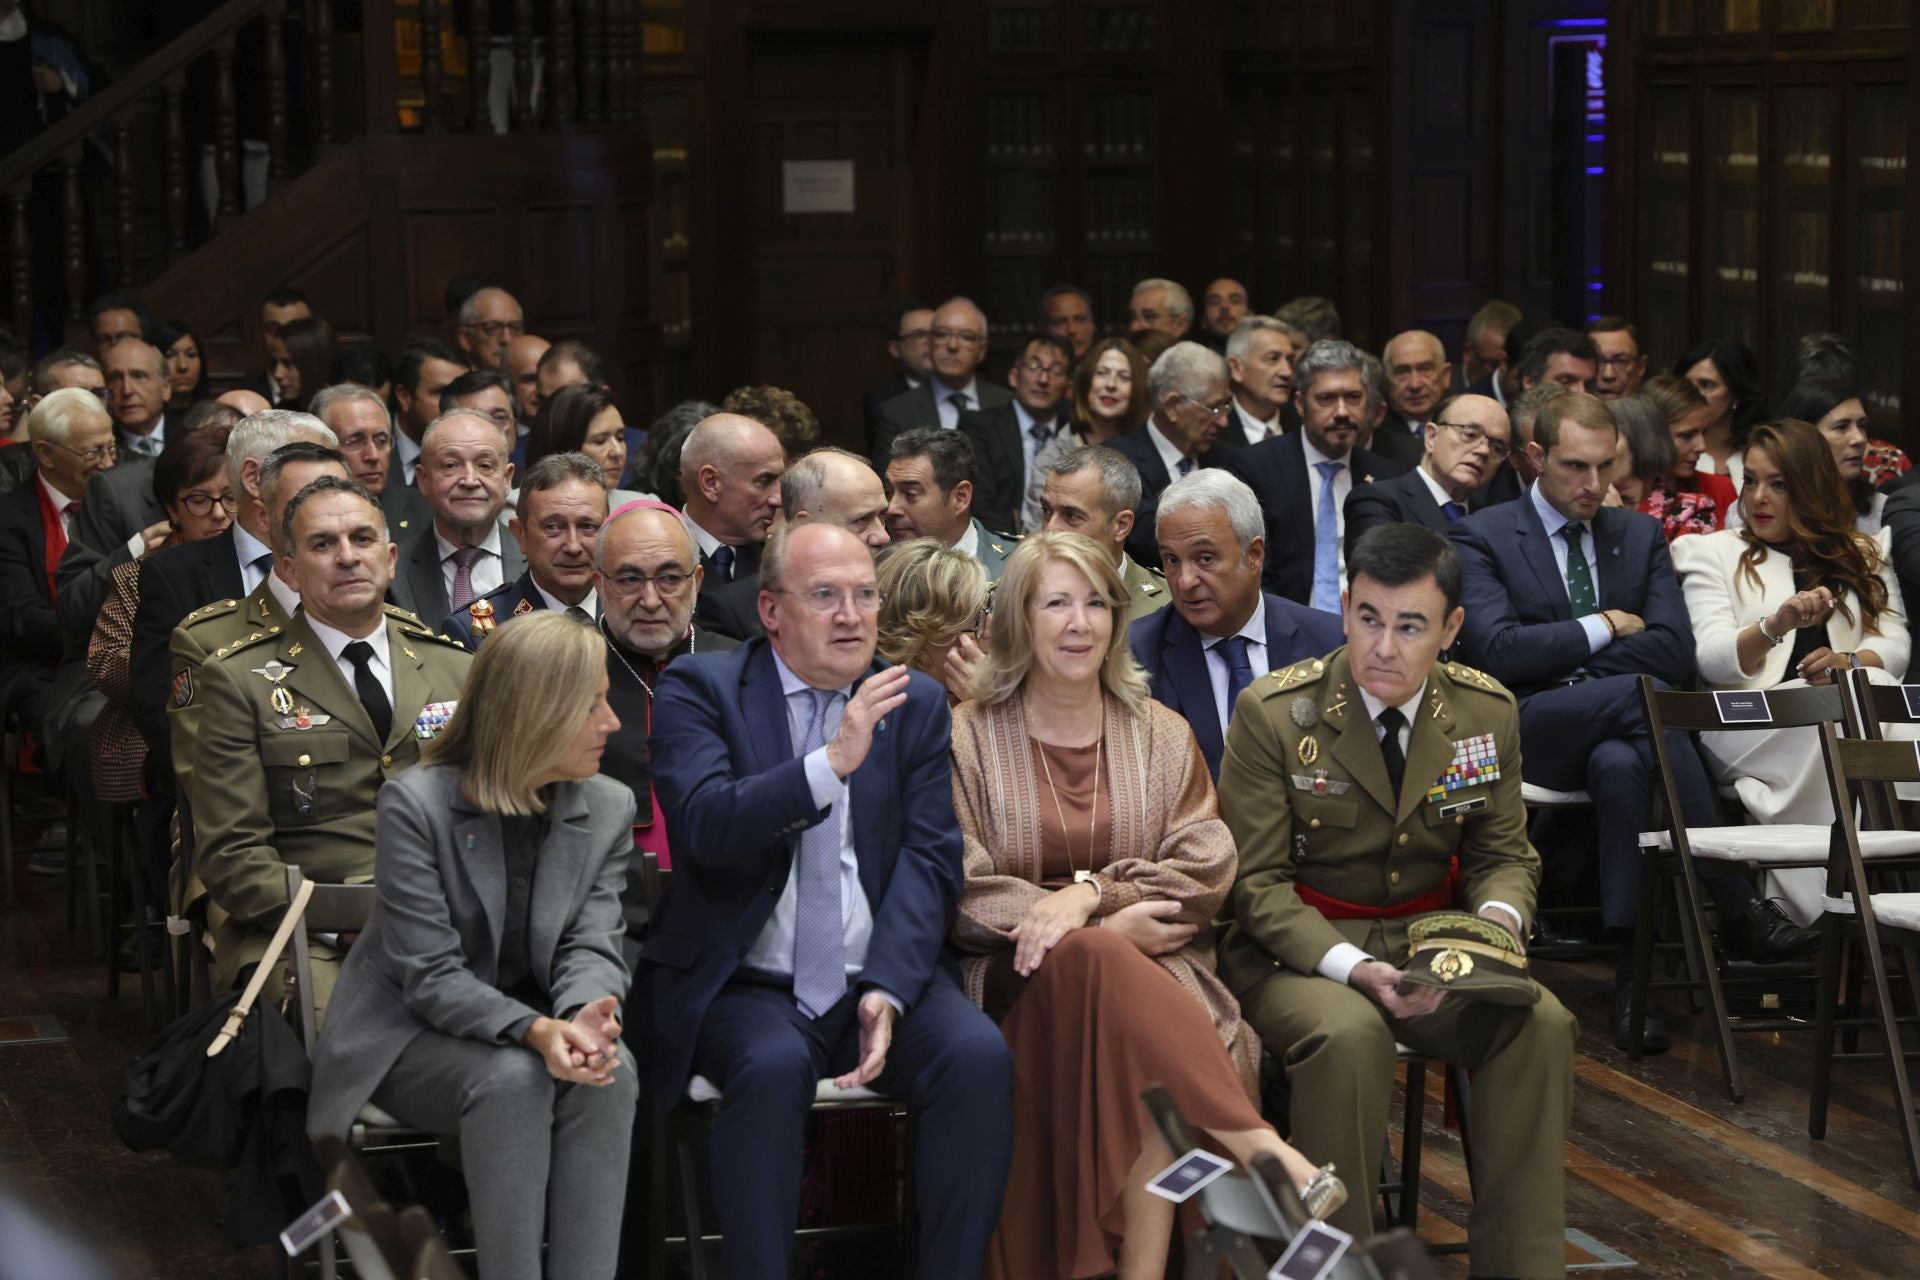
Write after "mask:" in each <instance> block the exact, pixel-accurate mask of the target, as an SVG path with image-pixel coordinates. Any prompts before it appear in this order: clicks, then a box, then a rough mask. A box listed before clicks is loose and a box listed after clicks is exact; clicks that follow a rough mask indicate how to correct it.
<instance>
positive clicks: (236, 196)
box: [213, 36, 240, 218]
mask: <svg viewBox="0 0 1920 1280" xmlns="http://www.w3.org/2000/svg"><path fill="white" fill-rule="evenodd" d="M213 63H214V73H213V120H214V124H213V153H214V168H215V172H216V174H217V175H218V177H219V180H220V216H221V217H223V218H229V217H234V216H236V215H237V214H239V212H240V123H239V120H238V118H237V117H236V115H235V114H234V101H233V37H232V36H228V37H227V38H226V39H224V40H222V41H221V42H220V43H219V44H218V45H216V46H215V47H214V51H213Z"/></svg>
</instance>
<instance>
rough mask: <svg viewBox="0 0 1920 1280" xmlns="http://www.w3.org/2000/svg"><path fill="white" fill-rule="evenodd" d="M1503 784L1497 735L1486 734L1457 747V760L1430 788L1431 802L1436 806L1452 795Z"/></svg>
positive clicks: (1456, 744) (1428, 796)
mask: <svg viewBox="0 0 1920 1280" xmlns="http://www.w3.org/2000/svg"><path fill="white" fill-rule="evenodd" d="M1499 780H1500V751H1499V748H1498V747H1496V746H1495V745H1494V741H1493V735H1492V734H1490V733H1483V734H1479V735H1478V736H1476V737H1472V738H1461V739H1460V740H1459V741H1457V742H1455V743H1454V744H1453V759H1452V761H1451V762H1449V763H1448V765H1447V768H1446V772H1444V773H1442V774H1441V775H1440V776H1439V777H1438V778H1437V779H1435V780H1434V784H1433V785H1432V786H1431V787H1428V788H1427V800H1428V801H1429V802H1432V801H1435V800H1439V799H1441V798H1442V797H1444V796H1445V795H1446V794H1447V792H1449V791H1458V790H1460V789H1461V788H1462V787H1477V786H1479V785H1480V784H1482V783H1485V782H1498V781H1499Z"/></svg>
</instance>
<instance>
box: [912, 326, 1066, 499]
mask: <svg viewBox="0 0 1920 1280" xmlns="http://www.w3.org/2000/svg"><path fill="white" fill-rule="evenodd" d="M1072 368H1073V356H1072V354H1071V348H1069V347H1068V346H1067V344H1066V343H1065V342H1064V341H1062V340H1061V339H1059V338H1056V337H1054V336H1053V335H1052V334H1040V335H1037V336H1035V337H1032V338H1029V339H1028V340H1027V345H1026V346H1025V347H1023V348H1022V349H1021V351H1020V353H1019V354H1018V355H1016V356H1015V357H1014V360H1013V372H1012V373H1011V374H1010V375H1009V376H1008V379H1007V381H1008V383H1009V384H1010V385H1011V386H1012V387H1013V400H1012V401H1011V402H1010V403H1008V404H1003V405H1001V406H1000V407H999V408H997V409H970V410H968V411H967V412H966V413H963V414H961V415H960V428H959V429H960V432H961V433H962V434H963V435H965V436H966V437H967V439H968V440H970V441H972V443H973V455H974V462H975V468H974V482H975V483H974V490H973V507H974V510H975V511H976V512H977V513H978V514H979V516H980V519H981V520H982V521H984V522H985V523H986V526H987V527H988V528H989V529H999V530H1002V531H1004V532H1007V533H1021V532H1030V531H1032V530H1033V529H1037V528H1039V506H1040V504H1039V501H1038V497H1037V495H1038V493H1039V486H1038V485H1036V484H1035V483H1034V480H1035V477H1036V476H1037V475H1038V469H1039V466H1040V463H1039V461H1038V460H1039V459H1040V458H1041V457H1042V455H1043V454H1045V453H1047V452H1049V450H1050V447H1051V446H1053V445H1054V442H1055V441H1056V440H1057V439H1058V438H1060V437H1061V436H1063V435H1065V434H1066V427H1067V424H1066V422H1065V417H1064V414H1063V413H1062V409H1063V408H1064V404H1065V402H1064V401H1063V399H1062V397H1063V396H1065V395H1066V393H1067V377H1068V371H1069V370H1070V369H1072ZM896 456H897V455H896ZM1029 494H1033V495H1036V496H1035V499H1034V501H1033V502H1032V503H1031V504H1029V503H1028V501H1027V499H1028V495H1029ZM1029 505H1031V508H1032V509H1031V510H1029V509H1028V507H1029ZM1029 519H1031V521H1032V523H1031V524H1028V523H1025V522H1026V521H1028V520H1029Z"/></svg>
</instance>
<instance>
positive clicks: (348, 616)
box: [174, 428, 624, 1131]
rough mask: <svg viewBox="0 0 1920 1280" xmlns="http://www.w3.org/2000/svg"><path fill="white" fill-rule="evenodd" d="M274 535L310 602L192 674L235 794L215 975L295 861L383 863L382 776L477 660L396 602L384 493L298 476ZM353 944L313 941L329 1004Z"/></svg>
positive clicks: (219, 768) (200, 816)
mask: <svg viewBox="0 0 1920 1280" xmlns="http://www.w3.org/2000/svg"><path fill="white" fill-rule="evenodd" d="M489 429H490V428H489ZM275 535H276V540H277V541H278V543H279V545H280V564H279V572H280V573H281V574H283V575H285V576H286V577H288V578H290V579H291V580H292V581H293V583H294V585H295V587H296V588H297V589H298V591H299V594H300V611H299V612H298V613H296V614H295V615H294V616H293V618H292V620H291V621H290V622H288V623H287V625H285V626H283V627H281V628H280V629H279V631H278V632H277V633H276V632H274V631H272V630H271V629H270V628H266V627H262V628H260V629H259V630H258V631H256V632H254V633H252V635H253V636H254V637H255V638H252V639H247V640H243V641H241V642H240V643H239V644H237V645H234V646H233V647H231V648H228V649H227V650H226V651H225V653H224V654H222V653H218V652H216V653H215V654H214V656H213V657H212V658H211V659H209V660H208V661H207V662H205V663H204V664H202V665H201V667H200V668H199V670H198V671H197V672H196V673H195V679H194V683H193V686H192V689H191V698H190V703H191V704H192V705H196V706H198V707H199V709H200V711H201V713H202V714H201V715H200V716H199V728H198V731H197V733H196V736H195V740H194V745H193V757H194V774H195V778H194V786H195V788H196V792H197V793H204V794H207V795H215V796H218V797H220V800H221V803H219V804H201V805H198V806H196V810H195V813H194V826H195V831H196V835H197V840H198V848H197V850H196V853H195V857H194V871H195V872H196V873H197V874H198V875H199V877H200V878H201V880H202V881H204V882H205V884H206V887H207V890H208V892H209V894H210V895H211V899H212V901H211V902H210V904H209V906H208V911H207V923H208V926H209V928H210V930H211V932H212V936H213V948H214V957H213V958H214V974H215V989H216V990H225V989H228V988H230V987H232V986H234V985H235V984H236V983H239V982H243V981H244V980H245V979H246V977H247V974H248V970H249V969H250V968H251V967H252V966H253V965H254V964H255V963H257V962H258V960H259V958H260V954H261V952H262V951H264V950H265V949H266V944H267V939H268V938H269V937H270V936H271V935H272V933H273V930H274V928H275V927H276V926H277V925H278V924H279V921H280V914H281V912H282V911H284V910H285V909H286V906H287V881H286V867H287V864H289V863H293V864H297V865H298V866H299V867H300V869H301V871H302V872H303V873H304V874H305V875H306V876H307V877H308V878H309V879H312V880H315V881H318V882H320V883H323V884H343V883H346V882H348V881H353V880H360V879H364V878H366V877H367V876H369V875H372V874H373V871H374V856H373V854H374V804H375V801H376V799H377V797H378V795H379V792H380V788H381V785H382V784H383V783H385V782H386V781H387V780H388V779H389V778H391V777H393V776H394V775H395V774H398V773H400V772H402V771H404V770H406V769H407V768H408V767H410V766H411V765H412V764H413V763H414V762H415V761H416V760H417V759H418V758H419V754H420V744H421V742H423V741H432V739H433V738H434V736H436V735H437V734H438V733H439V732H440V730H441V725H442V712H443V711H444V710H445V709H446V706H447V704H454V703H457V702H458V701H459V700H460V698H461V696H462V695H461V686H462V685H463V684H464V683H465V681H466V676H467V666H468V664H469V663H471V662H472V661H473V658H472V655H470V654H468V653H467V651H466V650H464V649H462V648H461V647H460V646H459V645H457V644H454V643H452V642H451V641H446V640H441V639H440V638H439V637H438V636H436V635H435V634H434V633H433V632H432V631H430V630H428V629H427V628H426V627H423V626H421V625H420V624H419V623H418V622H416V621H415V620H414V619H412V618H409V617H407V616H406V615H405V614H402V613H399V612H398V611H396V610H392V609H390V608H389V607H388V606H387V605H386V604H385V602H384V600H385V592H386V587H387V578H388V575H389V574H391V573H392V571H393V548H392V544H390V543H389V542H388V541H387V538H386V530H385V528H384V527H383V526H382V525H381V523H380V508H379V507H378V505H376V504H375V502H374V500H373V495H372V494H370V493H368V492H367V491H366V490H365V489H363V488H361V487H360V486H359V485H357V484H355V483H354V482H353V481H351V480H343V479H340V478H338V477H335V476H322V477H321V478H320V479H318V480H315V481H314V482H313V483H312V484H309V485H308V486H307V487H306V488H304V489H302V490H300V492H299V493H297V494H296V495H294V497H293V500H292V501H291V502H289V503H288V504H287V510H286V514H285V516H284V518H283V520H282V523H281V527H280V528H279V529H278V530H276V531H275ZM255 668H260V669H261V670H263V671H265V672H266V673H267V674H264V675H263V674H260V672H258V671H256V670H255ZM274 672H278V673H279V675H278V678H275V676H274V674H273V673H274ZM539 691H540V693H541V696H542V697H543V698H547V699H551V697H552V696H553V690H552V689H551V688H549V687H547V686H546V685H545V684H544V683H543V684H542V685H540V686H539ZM174 701H175V705H179V703H180V699H179V697H177V696H176V698H175V700H174ZM302 722H305V723H304V725H303V723H302ZM623 808H624V806H623ZM339 956H340V953H339V951H338V950H336V949H334V948H333V947H332V946H330V945H329V944H327V943H324V942H322V941H320V940H318V939H316V940H315V941H314V969H315V986H316V988H317V990H315V991H314V992H312V993H310V994H311V995H312V997H313V999H314V1000H315V1002H316V1004H318V1005H324V1004H326V1002H327V997H328V995H329V993H330V992H331V991H332V988H333V981H334V978H335V977H336V976H337V975H338V973H339ZM272 985H273V984H270V989H271V988H272ZM348 1118H349V1119H350V1118H351V1113H349V1117H348ZM328 1131H331V1130H328Z"/></svg>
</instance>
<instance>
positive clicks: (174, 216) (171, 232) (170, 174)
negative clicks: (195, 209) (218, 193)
mask: <svg viewBox="0 0 1920 1280" xmlns="http://www.w3.org/2000/svg"><path fill="white" fill-rule="evenodd" d="M185 92H186V84H185V81H184V80H183V79H182V78H181V77H180V76H178V75H176V76H174V77H173V78H172V79H171V80H168V81H167V141H166V160H167V248H168V249H169V250H173V251H179V250H184V249H185V248H186V247H187V125H186V117H185V115H184V114H183V112H182V99H183V98H184V96H185Z"/></svg>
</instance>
